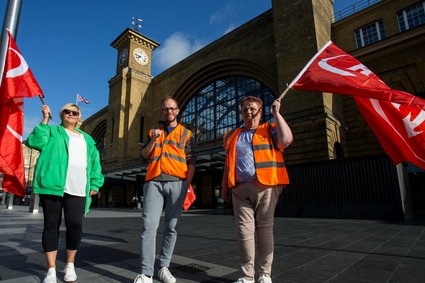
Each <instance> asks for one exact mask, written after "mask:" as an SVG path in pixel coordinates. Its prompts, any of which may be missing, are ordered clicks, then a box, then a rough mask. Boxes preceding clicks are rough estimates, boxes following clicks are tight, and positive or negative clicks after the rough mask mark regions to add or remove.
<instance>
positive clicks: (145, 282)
mask: <svg viewBox="0 0 425 283" xmlns="http://www.w3.org/2000/svg"><path fill="white" fill-rule="evenodd" d="M134 283H153V280H152V277H148V276H146V275H144V274H139V275H137V277H136V279H134Z"/></svg>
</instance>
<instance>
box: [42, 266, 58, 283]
mask: <svg viewBox="0 0 425 283" xmlns="http://www.w3.org/2000/svg"><path fill="white" fill-rule="evenodd" d="M56 282H57V279H56V268H54V267H51V268H49V270H48V271H47V274H46V277H44V280H43V283H56Z"/></svg>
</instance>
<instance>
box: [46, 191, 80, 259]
mask: <svg viewBox="0 0 425 283" xmlns="http://www.w3.org/2000/svg"><path fill="white" fill-rule="evenodd" d="M40 200H41V206H42V207H43V214H44V228H43V237H42V245H43V250H44V252H52V251H56V250H57V249H58V242H59V227H60V225H61V221H62V208H63V213H64V218H65V226H66V249H67V250H77V249H78V247H79V246H80V243H81V236H82V233H83V215H84V207H85V203H86V198H85V197H78V196H72V195H68V194H64V196H63V197H60V196H54V195H40Z"/></svg>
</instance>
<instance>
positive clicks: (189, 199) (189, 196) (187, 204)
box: [183, 185, 196, 211]
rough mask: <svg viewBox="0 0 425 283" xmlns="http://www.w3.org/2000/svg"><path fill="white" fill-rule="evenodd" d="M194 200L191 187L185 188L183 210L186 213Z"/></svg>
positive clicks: (194, 196)
mask: <svg viewBox="0 0 425 283" xmlns="http://www.w3.org/2000/svg"><path fill="white" fill-rule="evenodd" d="M195 200H196V195H195V192H194V191H193V188H192V185H190V186H189V188H187V193H186V199H185V200H184V204H183V209H184V210H185V211H186V210H188V209H189V207H190V206H191V205H192V203H193V202H194V201H195Z"/></svg>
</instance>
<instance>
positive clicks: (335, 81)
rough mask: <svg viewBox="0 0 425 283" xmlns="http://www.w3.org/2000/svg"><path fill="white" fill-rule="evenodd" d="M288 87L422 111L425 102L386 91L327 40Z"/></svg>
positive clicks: (367, 71) (368, 73) (349, 56)
mask: <svg viewBox="0 0 425 283" xmlns="http://www.w3.org/2000/svg"><path fill="white" fill-rule="evenodd" d="M289 88H295V89H303V90H311V91H320V92H331V93H338V94H346V95H355V96H362V97H369V98H376V99H380V100H386V101H392V102H396V103H399V104H403V105H407V106H411V107H417V108H421V109H423V110H425V100H423V99H420V98H419V97H417V96H414V95H411V94H409V93H406V92H403V91H398V90H394V89H390V88H389V87H388V86H387V85H386V84H385V83H384V82H383V81H381V80H380V79H379V77H378V76H377V75H375V74H374V73H373V72H372V71H371V70H369V69H368V68H367V67H366V66H365V65H363V64H362V63H360V62H359V61H357V60H356V59H355V58H354V57H352V56H351V55H349V54H347V53H345V52H344V51H342V50H341V49H339V48H338V47H337V46H335V45H334V44H333V43H332V42H331V41H329V42H328V43H327V44H325V46H323V48H322V49H321V50H320V51H319V52H318V53H317V54H316V55H315V56H314V57H313V58H312V59H311V60H310V62H309V63H308V64H307V65H306V66H305V67H304V69H303V70H302V71H301V73H300V74H299V75H298V76H297V77H296V78H295V79H294V80H293V81H292V83H291V84H290V85H289Z"/></svg>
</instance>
